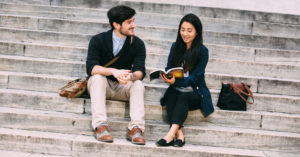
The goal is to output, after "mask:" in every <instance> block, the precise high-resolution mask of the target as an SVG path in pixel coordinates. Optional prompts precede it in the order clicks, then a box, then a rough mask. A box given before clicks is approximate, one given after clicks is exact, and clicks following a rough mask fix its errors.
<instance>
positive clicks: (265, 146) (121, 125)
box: [1, 115, 300, 155]
mask: <svg viewBox="0 0 300 157" xmlns="http://www.w3.org/2000/svg"><path fill="white" fill-rule="evenodd" d="M1 117H2V116H1ZM4 117H5V118H4V120H5V121H7V120H8V119H9V120H12V122H10V124H8V125H7V124H2V126H4V127H9V128H11V127H12V128H15V127H16V128H18V126H20V127H22V129H25V128H26V129H30V130H31V129H33V130H39V131H57V132H63V133H73V134H75V133H76V134H87V135H92V131H91V127H90V119H89V118H88V117H87V118H86V119H82V118H81V119H74V118H68V119H67V118H66V119H64V120H61V118H57V116H56V117H48V116H45V117H41V116H39V119H37V118H35V117H32V118H31V117H28V115H24V116H23V117H22V116H21V117H20V118H19V117H16V116H15V115H5V116H4ZM24 119H29V120H28V121H24ZM31 119H32V121H31ZM5 121H3V122H5ZM1 122H2V121H1ZM3 122H2V123H3ZM45 122H47V125H46V126H45ZM14 123H17V124H15V125H16V126H14ZM109 124H110V128H111V130H112V131H111V133H112V135H113V136H115V137H118V138H125V135H124V134H125V133H126V131H127V125H128V123H127V122H109ZM5 125H7V126H5ZM24 126H25V127H24ZM167 131H168V126H167V125H151V124H150V125H146V131H145V137H146V139H148V140H152V141H156V140H158V139H159V138H161V137H163V136H164V134H165V133H166V132H167ZM184 134H185V139H186V141H189V143H190V144H199V145H207V146H222V147H227V146H228V147H232V148H244V149H256V150H272V151H284V152H295V153H299V149H298V148H299V146H300V145H299V142H300V138H295V137H287V136H283V137H282V136H272V135H260V134H253V133H242V132H229V131H217V130H203V129H194V128H185V129H184ZM228 137H231V138H230V139H228ZM251 137H252V138H251ZM241 141H244V142H242V143H244V144H241ZM63 155H67V154H63Z"/></svg>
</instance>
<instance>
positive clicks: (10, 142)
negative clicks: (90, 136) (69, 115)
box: [0, 134, 72, 155]
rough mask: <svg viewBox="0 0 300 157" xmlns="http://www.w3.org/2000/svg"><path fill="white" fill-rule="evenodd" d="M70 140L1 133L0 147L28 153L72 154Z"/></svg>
mask: <svg viewBox="0 0 300 157" xmlns="http://www.w3.org/2000/svg"><path fill="white" fill-rule="evenodd" d="M71 144H72V141H70V140H56V139H55V138H53V137H52V138H49V137H48V138H43V137H41V138H36V137H31V135H30V134H29V135H27V136H18V135H13V134H0V149H1V150H9V151H22V152H28V153H44V154H56V155H71Z"/></svg>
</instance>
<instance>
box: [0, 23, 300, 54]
mask: <svg viewBox="0 0 300 157" xmlns="http://www.w3.org/2000/svg"><path fill="white" fill-rule="evenodd" d="M98 31H100V30H98ZM0 32H1V34H3V36H2V38H0V40H8V41H26V42H41V43H52V44H53V43H57V44H58V43H59V44H58V45H67V46H71V45H76V46H86V45H87V44H88V41H89V39H90V38H91V36H92V35H91V34H89V35H88V34H79V33H76V34H75V33H66V32H56V31H44V30H28V29H17V28H16V29H14V28H7V27H0ZM142 32H143V33H142ZM176 32H177V31H176V29H169V28H166V29H165V30H164V29H163V28H160V29H158V28H155V27H141V28H138V29H137V33H136V34H137V35H139V37H140V38H143V39H144V40H145V41H146V45H147V44H150V45H151V46H152V44H153V45H154V46H156V47H157V48H162V47H163V46H165V45H167V46H168V47H169V45H170V43H171V42H173V41H174V40H175V34H176ZM16 34H17V35H16ZM164 36H166V37H168V36H174V37H173V38H172V39H170V38H167V39H166V38H162V37H164ZM203 36H204V39H205V42H206V43H209V44H221V45H234V46H245V47H256V48H268V49H286V50H300V47H299V46H298V45H299V43H300V39H297V38H283V37H270V36H259V35H247V34H233V33H220V32H208V31H207V32H204V33H203ZM41 37H43V39H41ZM70 39H72V41H73V42H74V43H73V44H72V43H70ZM148 40H151V42H148ZM161 40H163V41H165V42H164V43H161ZM147 46H148V45H147Z"/></svg>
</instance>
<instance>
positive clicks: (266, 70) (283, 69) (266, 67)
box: [146, 54, 300, 79]
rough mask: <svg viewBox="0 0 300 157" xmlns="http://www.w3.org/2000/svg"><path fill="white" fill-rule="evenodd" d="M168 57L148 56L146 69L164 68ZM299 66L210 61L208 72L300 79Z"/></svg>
mask: <svg viewBox="0 0 300 157" xmlns="http://www.w3.org/2000/svg"><path fill="white" fill-rule="evenodd" d="M167 60H168V56H166V55H153V54H148V55H147V57H146V67H153V68H162V69H164V68H165V67H166V65H167ZM299 70H300V67H299V66H288V65H272V64H264V63H253V62H252V63H247V62H241V61H232V60H220V59H210V60H209V62H208V64H207V67H206V69H205V71H206V72H214V73H224V74H232V75H248V76H265V77H273V78H284V79H300V75H299Z"/></svg>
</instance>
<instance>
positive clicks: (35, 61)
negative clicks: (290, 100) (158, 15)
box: [0, 55, 300, 96]
mask: <svg viewBox="0 0 300 157" xmlns="http://www.w3.org/2000/svg"><path fill="white" fill-rule="evenodd" d="M165 59H167V58H166V57H165ZM0 60H1V62H0V65H1V68H0V70H2V71H8V72H9V71H11V72H26V73H36V74H46V75H61V76H67V77H85V76H86V72H85V63H84V62H80V61H66V60H56V59H43V58H33V57H23V56H9V55H0ZM150 60H152V61H153V62H155V59H150ZM226 63H227V64H228V65H232V64H233V63H239V64H236V67H238V68H237V70H236V71H234V73H230V71H229V72H227V71H226V68H227V69H228V66H226V67H225V66H223V65H226ZM245 63H247V62H240V61H235V62H234V61H226V60H218V59H211V60H210V62H209V65H208V68H207V71H208V72H207V73H206V77H207V85H208V87H209V88H211V89H221V83H222V82H241V81H244V82H248V83H252V87H251V89H252V91H253V92H259V93H269V94H286V95H293V96H299V95H300V93H299V90H298V87H299V86H300V82H299V80H298V78H296V79H297V80H291V79H278V78H270V77H264V76H268V75H271V77H272V76H273V77H284V76H285V75H287V74H289V73H292V72H293V73H294V74H295V75H296V76H294V75H291V76H290V77H291V78H293V77H299V76H298V75H297V70H294V71H293V69H297V68H299V67H298V66H290V65H280V66H279V65H278V67H276V66H275V65H267V66H266V68H265V69H266V70H268V73H266V72H264V71H261V73H257V71H258V70H261V69H263V68H259V65H264V64H262V63H260V64H258V63H252V64H253V65H258V68H257V69H254V66H253V65H252V66H251V67H253V72H252V75H253V76H251V73H250V72H251V71H250V70H248V69H249V68H248V66H249V65H248V66H247V64H246V66H245V68H244V69H242V65H243V64H245ZM250 65H251V64H250ZM149 66H150V65H149ZM210 66H216V67H215V68H210ZM163 67H164V66H161V67H160V68H163ZM229 67H231V66H229ZM234 67H235V66H233V67H231V69H233V68H234ZM279 67H286V69H288V70H286V69H283V68H282V69H281V68H279ZM218 69H219V70H220V69H222V70H223V71H222V72H227V74H221V73H215V71H216V72H218ZM272 69H275V70H276V71H272ZM153 70H154V69H153V68H152V69H151V68H148V70H147V73H148V74H149V73H150V72H151V71H153ZM238 70H239V71H238ZM247 70H248V73H250V74H247V75H248V76H241V75H237V74H240V73H241V74H242V73H243V72H244V71H247ZM291 71H292V72H291ZM280 72H283V74H281V73H280ZM274 74H277V75H274ZM280 74H281V76H280ZM249 75H250V76H249ZM256 75H260V77H255V76H256ZM288 78H289V77H288ZM145 82H146V83H152V84H153V83H159V84H162V83H163V81H161V80H155V81H152V82H151V81H150V80H149V78H148V75H146V79H145ZM274 87H281V88H278V89H274ZM57 88H59V86H58V87H57Z"/></svg>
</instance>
